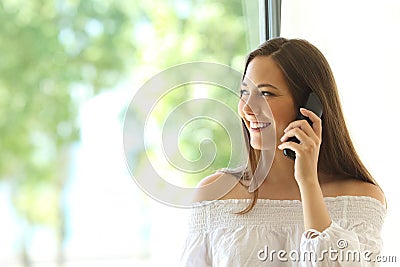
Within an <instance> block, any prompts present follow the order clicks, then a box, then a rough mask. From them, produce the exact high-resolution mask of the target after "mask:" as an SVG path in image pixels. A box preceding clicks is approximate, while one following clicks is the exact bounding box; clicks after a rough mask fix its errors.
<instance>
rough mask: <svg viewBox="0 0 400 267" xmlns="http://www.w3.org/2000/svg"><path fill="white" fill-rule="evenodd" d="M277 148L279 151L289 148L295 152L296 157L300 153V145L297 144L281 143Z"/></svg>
mask: <svg viewBox="0 0 400 267" xmlns="http://www.w3.org/2000/svg"><path fill="white" fill-rule="evenodd" d="M278 148H279V149H280V150H284V149H285V148H289V149H291V150H293V151H294V152H296V155H299V154H300V151H301V145H300V144H297V143H294V142H285V143H282V144H280V145H279V146H278Z"/></svg>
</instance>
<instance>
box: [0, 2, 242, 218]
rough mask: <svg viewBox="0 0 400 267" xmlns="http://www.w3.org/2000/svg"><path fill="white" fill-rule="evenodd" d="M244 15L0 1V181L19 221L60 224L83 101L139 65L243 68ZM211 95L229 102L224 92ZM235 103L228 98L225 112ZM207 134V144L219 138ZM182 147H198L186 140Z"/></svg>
mask: <svg viewBox="0 0 400 267" xmlns="http://www.w3.org/2000/svg"><path fill="white" fill-rule="evenodd" d="M243 16H244V15H243V8H242V2H241V1H239V0H234V1H232V0H225V1H212V0H193V1H189V0H152V1H146V0H137V1H123V0H54V1H50V0H46V1H33V0H32V1H22V0H2V1H1V2H0V25H2V26H1V27H0V51H1V52H0V53H1V56H0V181H3V182H7V183H9V184H10V185H11V186H12V188H13V203H14V205H15V208H16V210H17V211H18V212H19V214H20V215H21V217H22V218H24V219H25V220H27V221H28V222H30V223H34V224H35V223H39V224H45V225H53V226H54V225H60V218H59V214H60V209H61V204H60V195H61V192H62V189H63V185H64V183H65V179H66V177H67V176H68V173H67V172H68V156H67V155H68V149H69V146H70V145H71V144H72V143H73V142H75V141H77V140H78V139H79V118H78V112H79V107H80V105H81V104H82V103H83V102H84V101H86V100H88V99H89V98H91V97H93V96H94V95H96V94H97V93H99V92H101V91H103V90H109V89H112V88H113V87H114V86H116V85H117V84H118V83H120V82H122V81H123V80H126V79H128V78H130V76H134V77H133V78H134V79H135V75H139V74H143V72H142V71H140V70H141V69H143V68H145V67H146V66H154V67H155V68H156V69H159V70H161V69H164V68H166V67H170V66H172V65H175V64H179V63H183V62H188V61H212V62H219V63H223V64H227V65H229V66H232V67H234V68H241V65H242V63H243V61H244V59H243V58H244V55H245V53H246V50H247V46H246V44H247V43H246V34H245V29H246V27H245V20H244V18H243ZM145 74H146V75H152V74H155V73H151V72H149V73H145ZM139 79H140V78H139ZM213 94H214V98H222V99H223V98H227V97H228V96H227V95H226V91H224V90H221V91H217V92H213ZM190 95H191V93H190V90H187V91H186V92H185V93H183V94H180V95H178V96H173V95H171V96H168V95H167V96H166V97H165V98H164V99H163V103H162V105H164V108H165V110H168V109H171V108H173V107H174V106H176V103H180V101H182V100H185V99H187V98H188V97H190ZM235 101H236V100H228V102H229V103H230V105H232V106H233V107H234V106H235V105H236V102H235ZM105 108H106V107H105ZM121 108H123V107H121ZM161 119H162V118H161V117H160V120H161ZM210 127H211V129H210V132H211V134H212V136H213V138H214V140H215V142H218V140H221V139H223V138H224V135H226V134H225V133H224V132H223V131H221V130H220V129H218V125H214V126H212V125H211V126H210ZM181 145H182V146H183V147H193V146H196V147H197V146H198V143H196V144H194V143H191V141H190V140H189V139H188V138H186V139H185V138H184V139H183V140H182V144H181ZM223 149H225V150H226V149H227V148H226V147H224V148H223ZM184 150H185V149H184ZM225 150H224V151H225ZM185 151H190V150H188V149H186V150H185ZM189 153H194V154H192V155H189V156H190V157H197V156H198V154H196V153H198V152H189ZM138 158H139V156H138ZM226 160H227V158H226V157H222V158H218V162H217V164H218V165H219V166H224V162H226ZM208 172H210V170H208ZM205 174H206V173H204V172H202V173H199V174H197V176H196V177H195V181H198V180H199V179H200V178H201V177H203V176H204V175H205ZM208 174H209V173H208ZM190 181H192V180H190ZM188 183H193V182H188Z"/></svg>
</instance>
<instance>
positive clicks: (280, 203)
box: [194, 195, 386, 212]
mask: <svg viewBox="0 0 400 267" xmlns="http://www.w3.org/2000/svg"><path fill="white" fill-rule="evenodd" d="M324 201H325V203H327V204H329V203H332V202H338V201H351V202H360V201H361V202H370V203H371V204H373V205H376V206H379V207H380V208H381V209H383V211H384V212H386V207H385V205H383V204H382V202H380V201H379V200H377V199H376V198H373V197H370V196H351V195H340V196H334V197H324ZM250 202H251V199H248V198H243V199H218V200H204V201H200V202H196V203H194V206H205V205H210V204H212V205H220V204H221V205H223V204H240V203H250ZM263 204H268V205H272V206H274V205H277V206H301V200H298V199H265V198H259V199H257V203H256V205H263Z"/></svg>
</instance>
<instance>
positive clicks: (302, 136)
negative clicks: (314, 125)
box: [280, 128, 318, 144]
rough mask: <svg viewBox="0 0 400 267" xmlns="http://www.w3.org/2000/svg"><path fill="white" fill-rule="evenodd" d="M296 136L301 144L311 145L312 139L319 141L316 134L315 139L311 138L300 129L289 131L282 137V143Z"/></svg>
mask: <svg viewBox="0 0 400 267" xmlns="http://www.w3.org/2000/svg"><path fill="white" fill-rule="evenodd" d="M293 136H295V137H296V138H297V139H298V140H299V141H300V143H302V144H307V143H310V139H311V140H313V139H317V138H318V137H317V136H316V135H315V134H314V138H311V137H309V136H308V135H307V134H306V133H305V132H304V131H303V130H301V129H300V128H294V129H291V130H289V131H287V132H286V133H285V134H284V135H283V136H282V137H281V139H280V140H281V142H286V141H287V140H288V139H289V138H290V137H293Z"/></svg>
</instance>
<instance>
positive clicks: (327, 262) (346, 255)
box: [181, 196, 386, 267]
mask: <svg viewBox="0 0 400 267" xmlns="http://www.w3.org/2000/svg"><path fill="white" fill-rule="evenodd" d="M250 201H251V200H249V199H227V200H215V201H203V202H198V203H196V204H195V205H194V206H193V207H192V209H191V210H190V216H189V230H188V231H189V232H188V234H187V238H186V242H185V245H184V249H183V253H182V257H181V266H188V267H189V266H193V267H203V266H216V267H225V266H226V267H239V266H240V267H244V266H251V267H255V266H379V263H378V261H379V254H380V251H381V247H382V240H381V237H380V232H381V228H382V224H383V221H384V217H385V215H386V208H385V207H384V206H383V205H382V203H381V202H380V201H378V200H377V199H375V198H372V197H367V196H337V197H325V198H324V201H325V203H326V205H327V208H328V210H329V213H330V216H331V219H332V223H331V225H330V226H329V227H328V228H327V229H325V230H324V231H323V232H321V233H320V232H318V231H315V230H312V229H307V231H305V229H304V223H303V210H302V204H301V201H300V200H270V199H258V200H257V203H256V205H255V206H254V208H253V209H252V210H251V211H250V212H249V213H246V214H244V215H238V214H234V212H237V211H240V210H242V209H244V208H245V207H247V205H248V204H249V203H250Z"/></svg>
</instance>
